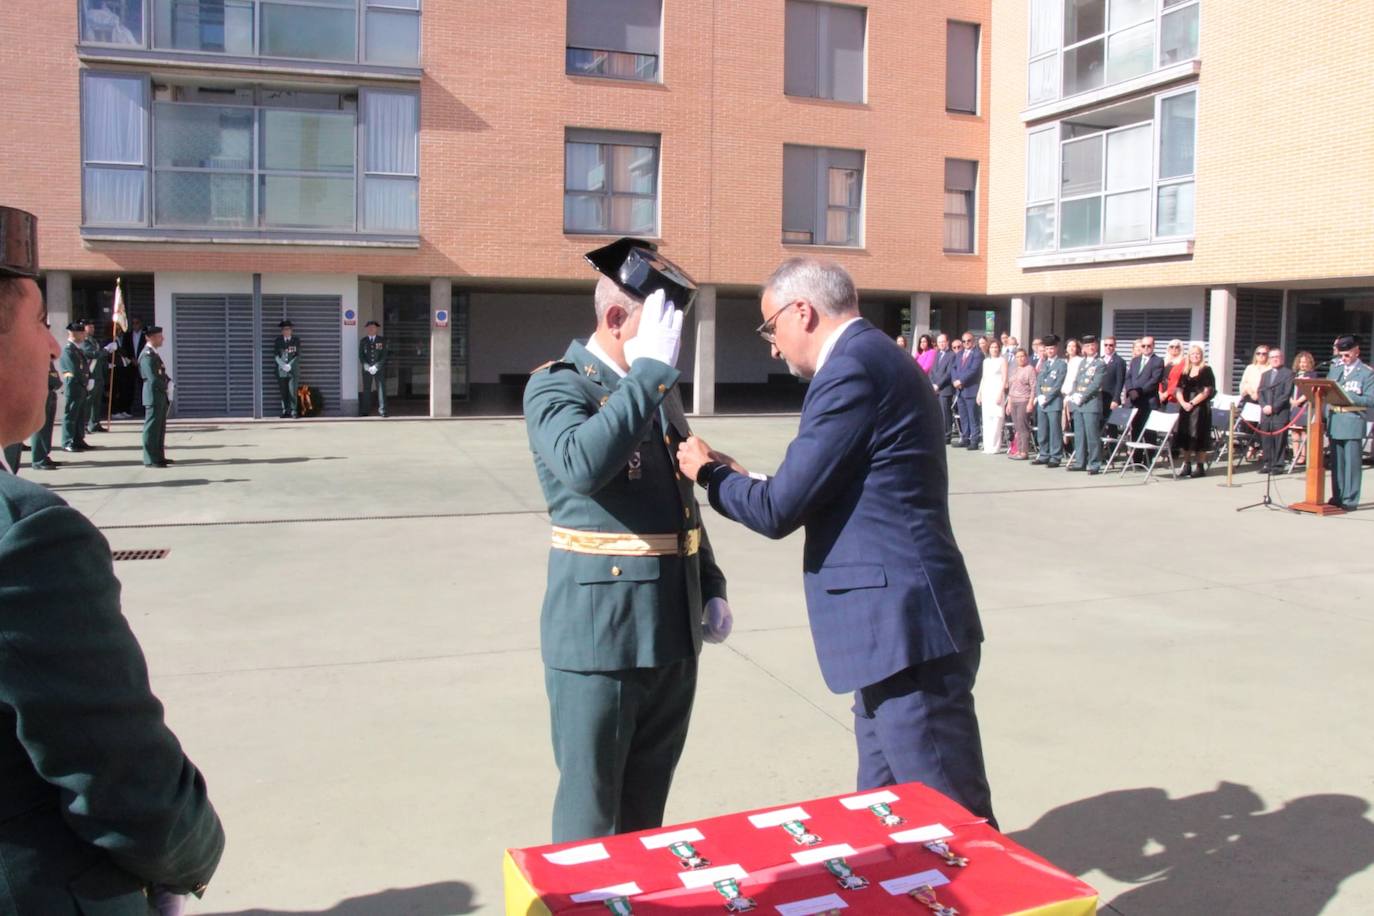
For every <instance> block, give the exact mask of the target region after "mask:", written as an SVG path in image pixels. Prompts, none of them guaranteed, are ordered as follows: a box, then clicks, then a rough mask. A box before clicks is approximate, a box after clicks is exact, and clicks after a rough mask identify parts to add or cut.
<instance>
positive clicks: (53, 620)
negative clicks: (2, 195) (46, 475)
mask: <svg viewBox="0 0 1374 916" xmlns="http://www.w3.org/2000/svg"><path fill="white" fill-rule="evenodd" d="M34 222H35V221H34V219H33V217H32V216H30V215H29V214H27V213H24V212H23V211H19V210H12V209H10V208H7V207H0V391H3V392H5V397H3V398H0V440H4V441H11V440H14V441H18V440H21V439H23V438H24V437H25V436H28V435H29V434H30V433H32V432H33V431H34V430H36V429H38V428H39V426H41V425H42V423H43V406H42V405H43V396H44V390H45V388H46V386H47V378H46V377H47V373H48V370H49V367H50V366H51V361H52V360H54V359H56V358H57V356H58V347H57V341H56V340H54V339H53V336H52V334H51V332H50V331H49V330H48V326H47V320H46V319H47V310H46V309H45V308H44V305H43V297H42V295H41V294H40V293H39V291H38V284H37V283H36V282H34V278H35V277H36V276H37V275H38V264H37V254H38V246H37V244H36V242H37V239H36V229H35V225H34ZM119 591H120V586H119V580H118V579H116V578H115V575H114V567H113V566H112V565H111V562H110V545H109V542H107V541H106V540H105V538H104V537H103V536H101V534H100V532H99V531H98V530H97V529H96V527H95V526H94V525H92V524H91V523H90V522H89V521H88V520H87V519H86V518H85V516H83V515H81V513H79V512H77V511H76V510H75V509H73V508H71V507H70V506H68V505H67V504H66V503H65V502H63V501H62V500H61V499H60V498H58V497H57V496H55V495H53V494H52V493H50V492H49V491H48V490H46V489H44V488H43V487H40V486H38V485H37V484H34V483H32V482H31V481H27V480H21V479H20V478H18V477H14V476H12V475H10V474H4V473H0V595H3V596H4V600H0V913H14V914H25V916H28V914H35V916H37V914H42V916H82V914H87V916H89V914H93V913H100V914H102V916H150V914H151V913H155V912H180V908H179V904H180V903H181V901H179V900H177V899H175V898H176V897H178V896H180V895H185V894H188V893H194V894H197V895H199V894H200V893H202V892H203V891H204V890H205V885H206V882H208V881H209V880H210V877H211V875H213V874H214V871H215V867H216V866H217V865H218V863H219V858H220V854H221V852H222V851H223V849H224V832H223V830H222V829H221V828H220V823H219V819H218V818H217V817H216V816H215V811H214V809H213V808H212V807H211V806H210V801H209V799H208V798H207V796H206V791H205V780H204V779H203V778H202V777H201V775H200V773H199V771H197V770H196V768H195V766H194V765H193V764H192V763H191V761H190V760H188V759H186V755H185V754H184V753H183V752H182V750H181V746H180V744H178V743H177V739H176V736H175V735H173V734H172V732H171V731H170V730H168V728H167V726H166V724H165V722H164V721H163V714H162V705H161V704H160V703H159V702H158V699H157V697H155V696H154V695H153V693H152V690H151V689H150V688H149V685H148V669H147V665H146V663H145V662H144V659H143V652H142V650H141V649H140V648H139V645H138V641H137V640H136V639H135V638H134V635H133V633H132V632H131V631H130V629H129V625H128V623H127V622H126V621H125V619H124V616H123V614H122V613H120V606H119Z"/></svg>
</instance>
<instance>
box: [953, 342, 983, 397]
mask: <svg viewBox="0 0 1374 916" xmlns="http://www.w3.org/2000/svg"><path fill="white" fill-rule="evenodd" d="M964 352H965V353H968V359H965V358H964V353H960V354H959V355H958V356H957V357H955V359H954V369H953V370H952V371H951V373H950V374H951V375H952V376H953V377H954V379H955V380H957V381H958V382H959V383H960V385H962V387H961V388H960V389H959V397H961V398H967V399H969V400H972V399H973V398H976V397H977V396H978V386H979V385H981V384H982V382H983V351H982V350H979V349H978V348H976V347H975V348H974V349H973V351H972V352H969V351H967V350H966V351H964Z"/></svg>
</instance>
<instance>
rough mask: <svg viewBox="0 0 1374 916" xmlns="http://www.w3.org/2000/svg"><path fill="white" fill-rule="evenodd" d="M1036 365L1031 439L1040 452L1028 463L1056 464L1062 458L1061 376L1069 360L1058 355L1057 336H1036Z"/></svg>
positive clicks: (1062, 396) (1062, 380)
mask: <svg viewBox="0 0 1374 916" xmlns="http://www.w3.org/2000/svg"><path fill="white" fill-rule="evenodd" d="M1040 343H1041V344H1042V349H1041V351H1040V367H1039V369H1038V370H1037V371H1036V373H1035V443H1036V446H1037V447H1038V449H1039V451H1040V454H1038V455H1036V456H1035V460H1034V461H1032V462H1031V464H1043V465H1046V466H1047V467H1052V468H1057V467H1059V465H1060V464H1062V463H1063V459H1064V418H1063V412H1064V392H1063V390H1062V389H1063V387H1064V376H1065V375H1066V374H1067V373H1068V371H1069V364H1068V363H1066V362H1064V360H1062V359H1060V358H1059V338H1058V337H1057V336H1055V335H1054V334H1046V335H1045V336H1044V337H1042V338H1041V339H1040Z"/></svg>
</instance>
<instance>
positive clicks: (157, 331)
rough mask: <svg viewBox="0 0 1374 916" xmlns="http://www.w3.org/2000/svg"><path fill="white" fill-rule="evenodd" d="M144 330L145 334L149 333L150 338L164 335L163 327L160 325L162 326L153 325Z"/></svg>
mask: <svg viewBox="0 0 1374 916" xmlns="http://www.w3.org/2000/svg"><path fill="white" fill-rule="evenodd" d="M143 330H144V331H145V332H147V334H148V336H149V337H152V336H153V335H154V334H161V333H162V325H160V324H151V325H149V326H148V327H146V328H144V329H143Z"/></svg>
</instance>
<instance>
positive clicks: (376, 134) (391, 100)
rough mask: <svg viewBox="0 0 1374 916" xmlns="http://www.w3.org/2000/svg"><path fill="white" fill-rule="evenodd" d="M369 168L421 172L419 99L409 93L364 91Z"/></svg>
mask: <svg viewBox="0 0 1374 916" xmlns="http://www.w3.org/2000/svg"><path fill="white" fill-rule="evenodd" d="M364 99H365V101H364V105H365V106H366V108H365V111H364V118H365V119H366V124H367V171H368V172H385V173H387V174H392V175H418V174H419V163H418V162H417V158H418V156H417V146H418V144H417V138H418V135H419V129H420V128H419V111H418V101H417V99H416V97H415V95H414V94H412V93H408V92H373V91H368V92H365V93H364Z"/></svg>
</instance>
